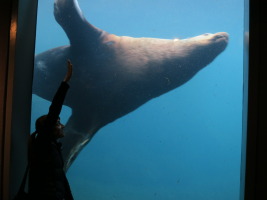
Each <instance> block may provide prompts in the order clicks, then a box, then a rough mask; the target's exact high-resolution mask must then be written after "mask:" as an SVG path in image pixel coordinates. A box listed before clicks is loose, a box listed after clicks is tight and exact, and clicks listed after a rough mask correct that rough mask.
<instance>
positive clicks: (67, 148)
mask: <svg viewBox="0 0 267 200" xmlns="http://www.w3.org/2000/svg"><path fill="white" fill-rule="evenodd" d="M82 117H83V116H82V115H81V114H80V112H75V109H72V115H71V116H70V118H69V120H68V122H67V124H66V126H65V129H64V133H65V137H64V138H62V139H61V142H62V143H63V150H62V154H63V157H64V161H65V169H66V170H67V169H68V168H69V167H70V165H71V164H72V162H73V161H74V160H75V158H76V157H77V155H78V154H79V152H80V151H81V150H82V149H83V147H84V146H85V145H86V144H87V143H88V142H89V141H90V140H91V139H92V137H93V135H94V134H95V132H96V131H97V129H93V128H92V129H90V130H89V131H85V130H84V129H83V128H82V124H81V125H80V126H77V121H79V120H82V119H81V118H82ZM87 123H90V121H88V122H87Z"/></svg>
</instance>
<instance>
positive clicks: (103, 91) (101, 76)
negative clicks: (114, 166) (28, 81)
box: [33, 0, 228, 168]
mask: <svg viewBox="0 0 267 200" xmlns="http://www.w3.org/2000/svg"><path fill="white" fill-rule="evenodd" d="M54 16H55V18H56V20H57V22H58V23H59V24H60V26H61V27H62V28H63V29H64V31H65V32H66V34H67V36H68V38H69V41H70V45H68V46H62V47H57V48H54V49H51V50H48V51H46V52H44V53H41V54H39V55H37V56H36V58H35V72H34V83H33V93H34V94H37V95H38V96H40V97H42V98H44V99H47V100H51V99H52V97H53V95H54V92H55V89H56V88H57V85H59V81H60V80H61V79H60V77H63V75H64V72H65V63H66V60H67V59H70V60H71V61H72V63H73V66H74V75H73V78H72V80H71V83H70V84H71V89H70V91H69V94H68V96H67V98H66V100H65V105H67V106H69V107H70V108H71V109H72V115H71V117H70V119H69V120H68V123H67V125H66V128H65V130H66V131H65V132H66V136H65V138H64V139H63V146H64V149H63V153H64V156H65V158H66V168H68V167H69V166H70V164H71V163H72V162H73V160H74V159H75V157H76V156H77V155H78V153H79V152H80V150H81V149H82V148H83V147H84V146H85V145H86V144H87V143H88V142H89V141H90V139H91V138H92V137H93V136H94V134H95V133H96V132H97V131H98V130H99V129H100V128H101V127H103V126H105V125H106V124H108V123H111V122H112V121H114V120H116V119H118V118H120V117H122V116H124V115H126V114H128V113H129V112H131V111H133V110H135V109H137V108H138V107H140V106H141V105H143V104H144V103H146V102H147V101H149V100H151V99H153V98H155V97H158V96H160V95H162V94H164V93H166V92H168V91H170V90H172V89H175V88H177V87H179V86H181V85H182V84H184V83H186V82H187V81H189V80H190V79H191V78H192V77H193V76H194V75H195V74H196V73H197V72H198V71H199V70H201V69H202V68H204V67H205V66H207V65H208V64H209V63H211V62H212V61H213V60H214V59H215V58H216V57H217V56H218V55H219V54H220V53H221V52H222V51H223V50H224V49H225V48H226V46H227V43H228V34H227V33H225V32H220V33H216V34H203V35H200V36H197V37H193V38H189V39H183V40H180V39H172V40H169V39H157V38H132V37H127V36H117V35H113V34H110V33H108V32H106V31H103V30H101V29H99V28H96V27H94V26H93V25H91V24H90V23H89V22H88V21H87V20H86V19H85V18H84V16H83V14H82V12H81V10H80V8H79V5H78V2H77V1H76V0H55V4H54Z"/></svg>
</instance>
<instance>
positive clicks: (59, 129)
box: [35, 115, 65, 139]
mask: <svg viewBox="0 0 267 200" xmlns="http://www.w3.org/2000/svg"><path fill="white" fill-rule="evenodd" d="M46 118H47V115H43V116H41V117H39V118H38V119H37V120H36V122H35V129H36V131H37V132H39V133H40V132H42V130H44V129H45V120H46ZM64 127H65V126H64V125H63V124H61V123H60V118H58V120H57V122H56V124H55V126H54V127H53V128H52V130H51V133H48V134H51V136H52V137H53V138H54V139H59V138H62V137H64V132H63V129H64Z"/></svg>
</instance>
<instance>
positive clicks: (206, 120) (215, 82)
mask: <svg viewBox="0 0 267 200" xmlns="http://www.w3.org/2000/svg"><path fill="white" fill-rule="evenodd" d="M57 2H58V3H59V4H58V11H59V12H60V11H62V14H61V16H59V20H61V19H62V22H61V23H62V24H64V27H65V30H66V32H67V33H68V34H69V36H70V38H71V41H72V45H73V48H72V50H73V51H72V52H71V53H69V52H67V50H64V49H61V50H55V49H54V50H52V54H50V55H49V56H45V55H42V59H44V60H45V61H46V59H47V60H49V62H50V63H46V64H47V65H42V64H44V63H42V62H38V61H40V60H41V59H40V60H39V59H37V60H36V69H35V72H36V71H41V72H43V73H42V77H41V78H40V77H38V78H37V77H36V76H35V78H34V79H35V80H34V83H35V85H34V87H36V88H37V86H36V83H37V82H38V81H39V82H38V87H39V88H38V89H34V92H35V93H38V94H39V96H38V95H36V94H34V95H33V111H32V119H33V121H32V131H34V120H35V119H36V118H37V117H39V116H40V115H43V114H46V113H47V111H48V107H49V105H50V102H49V101H47V100H49V99H51V94H52V93H53V92H52V93H51V94H50V92H49V91H55V90H56V89H57V87H58V85H59V83H60V81H61V80H62V79H63V76H64V73H65V71H64V70H65V69H64V68H63V67H62V66H63V65H60V64H59V63H65V61H66V59H67V58H70V59H71V60H72V61H73V64H74V69H73V71H74V73H73V78H72V80H71V82H70V85H71V87H70V91H69V93H68V97H67V99H66V101H67V104H68V105H70V107H68V106H66V107H64V108H63V111H62V113H61V121H62V122H63V123H67V121H68V120H69V118H70V116H71V115H72V114H73V115H75V120H73V121H71V122H69V123H68V125H67V127H66V131H67V132H66V138H67V135H68V134H69V132H71V131H72V134H73V135H74V136H73V137H74V138H75V139H76V137H78V135H79V134H85V131H84V130H85V129H88V130H89V131H88V132H90V133H91V134H93V133H94V131H95V130H98V129H99V130H98V131H97V132H96V134H95V135H94V137H93V139H92V140H90V138H86V139H84V140H83V141H80V142H79V143H80V144H81V145H83V144H84V143H87V142H88V144H87V145H85V147H84V148H83V150H82V151H81V152H80V153H79V155H78V156H77V157H76V159H75V160H74V162H73V163H72V165H71V166H70V168H69V170H68V173H67V176H68V179H69V182H70V185H71V188H72V191H73V194H74V196H75V199H76V200H79V199H81V200H83V199H102V200H104V199H105V200H106V199H122V200H125V199H127V200H136V199H146V200H150V199H151V200H152V199H164V200H176V199H185V200H199V199H205V200H214V199H216V200H225V199H233V200H237V199H239V196H240V165H241V142H242V101H243V99H242V98H243V29H244V27H243V21H244V5H243V4H244V1H243V0H225V1H223V2H221V1H214V0H204V1H198V0H191V1H187V0H169V1H165V0H157V1H152V0H147V1H141V0H135V1H129V0H128V1H127V0H114V1H108V0H91V1H86V0H79V2H78V3H79V6H80V8H81V10H82V13H83V14H84V16H85V18H86V19H87V20H88V21H89V22H90V23H91V24H92V25H94V26H96V27H98V28H100V29H102V30H105V31H107V32H108V33H112V34H115V35H118V36H130V37H135V38H139V37H149V38H161V39H172V40H173V41H172V42H170V41H165V40H164V41H162V40H160V41H159V40H152V39H149V40H148V41H147V40H146V39H139V40H131V39H130V38H122V39H120V40H119V39H118V38H115V39H114V36H110V38H107V40H103V41H102V43H97V42H96V41H97V38H99V36H98V37H97V34H98V32H97V31H98V30H97V31H96V32H92V27H89V25H88V24H87V25H84V23H83V22H82V21H81V19H79V20H77V19H74V16H75V12H73V9H70V7H68V6H67V9H63V8H62V5H60V3H63V4H64V1H61V0H58V1H57ZM66 2H71V1H66ZM64 12H65V13H64ZM76 14H77V13H76ZM78 14H79V12H78ZM58 15H60V14H58ZM66 16H68V17H69V18H68V17H66ZM77 16H79V15H76V17H77ZM67 18H68V20H67ZM73 19H74V20H73ZM87 26H88V27H87ZM88 30H90V31H88ZM217 32H227V33H228V34H229V43H228V45H227V48H226V49H225V50H223V48H224V47H223V45H224V44H225V37H227V36H226V35H224V34H223V33H221V34H217V35H211V34H205V33H217ZM202 34H205V35H202ZM88 35H90V37H88ZM198 35H202V36H200V37H197V38H194V39H189V40H181V39H187V38H191V37H195V36H198ZM101 36H104V37H105V36H106V33H104V34H102V35H101ZM222 40H224V41H222ZM81 41H82V42H81ZM176 44H178V45H176ZM62 45H69V40H68V38H67V36H66V33H65V32H64V31H63V29H62V28H61V27H60V26H59V25H58V23H57V22H56V20H55V18H54V16H53V1H52V0H49V1H48V0H46V1H39V10H38V24H37V40H36V54H39V53H42V52H45V51H47V50H49V49H52V48H55V47H59V46H62ZM125 48H126V50H125ZM65 49H66V48H65ZM110 49H112V51H111V50H110ZM122 49H123V50H122ZM220 51H222V52H221V53H220ZM96 52H97V53H96ZM166 52H167V53H166ZM217 56H218V57H217ZM214 57H216V58H215V59H214V60H213V58H214ZM41 61H42V60H41ZM47 62H48V61H47ZM57 62H58V63H57ZM114 63H116V64H114ZM209 63H210V64H209ZM150 66H152V68H149V67H150ZM163 66H164V67H163ZM204 66H206V67H205V68H204V69H202V70H200V71H199V72H198V73H197V74H196V75H195V76H194V74H195V73H196V72H197V71H198V70H199V69H198V68H203V67H204ZM46 67H50V70H49V69H48V68H46ZM51 67H55V69H53V70H51ZM56 67H61V70H58V69H57V68H56ZM116 67H122V68H120V69H118V70H117V71H116V70H115V71H116V72H115V71H114V70H113V69H114V68H116ZM123 67H124V68H123ZM168 67H170V70H169V71H165V69H166V68H168ZM180 68H181V70H180ZM116 69H117V68H116ZM175 69H176V70H175ZM177 71H178V72H179V73H178V74H177ZM49 72H50V74H48V73H49ZM52 72H55V73H52ZM59 73H61V74H60V75H59ZM51 74H53V75H51ZM37 79H38V80H37ZM53 83H55V84H53ZM79 84H80V85H79ZM88 88H89V89H88ZM46 89H49V90H46ZM36 90H38V91H36ZM74 90H75V91H74ZM78 90H79V91H78ZM169 90H171V91H169ZM40 91H44V93H42V92H40ZM39 92H40V93H39ZM41 93H42V94H41ZM154 97H156V98H154ZM45 99H47V100H45ZM68 99H72V100H68ZM87 99H89V101H87ZM148 100H149V101H148ZM92 105H94V106H92ZM71 107H72V108H71ZM74 107H75V108H74ZM79 107H81V108H79ZM78 108H79V109H78ZM77 110H78V111H77ZM88 113H89V114H88ZM127 113H128V114H127ZM105 123H107V125H105ZM72 125H73V126H74V130H75V131H76V132H75V134H76V135H75V134H74V131H73V129H72V130H71V127H72ZM76 125H77V126H76ZM86 136H89V133H87V134H86ZM66 138H65V140H64V141H63V148H64V145H65V144H66V143H67V142H66V141H68V140H67V139H66ZM68 139H69V138H68ZM75 139H74V140H75ZM68 142H69V141H68ZM68 144H69V143H68ZM65 149H66V145H65ZM64 154H66V152H65V153H64ZM68 155H69V154H68Z"/></svg>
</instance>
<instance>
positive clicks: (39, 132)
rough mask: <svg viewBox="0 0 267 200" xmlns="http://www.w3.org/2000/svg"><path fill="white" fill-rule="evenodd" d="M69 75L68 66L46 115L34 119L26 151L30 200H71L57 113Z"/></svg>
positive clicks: (70, 66)
mask: <svg viewBox="0 0 267 200" xmlns="http://www.w3.org/2000/svg"><path fill="white" fill-rule="evenodd" d="M71 76H72V64H71V62H70V61H68V72H67V74H66V76H65V78H64V80H63V82H62V83H61V85H60V87H59V88H58V90H57V92H56V94H55V96H54V98H53V101H52V104H51V106H50V108H49V113H48V114H47V115H44V116H41V117H40V118H38V119H37V120H36V123H35V127H36V131H35V132H34V133H33V134H34V135H33V136H32V138H33V141H32V147H31V149H30V170H29V194H30V197H31V199H33V200H72V199H73V196H72V194H71V190H70V186H69V183H68V180H67V178H66V175H65V172H64V170H63V167H64V161H63V158H62V154H61V143H59V142H58V141H57V140H58V139H59V138H61V137H64V133H63V129H64V125H63V124H61V123H60V118H59V114H60V112H61V108H62V105H63V102H64V99H65V96H66V93H67V91H68V88H69V85H68V81H69V80H70V78H71Z"/></svg>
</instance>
